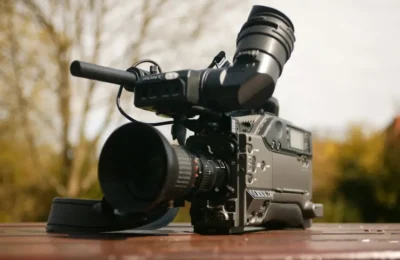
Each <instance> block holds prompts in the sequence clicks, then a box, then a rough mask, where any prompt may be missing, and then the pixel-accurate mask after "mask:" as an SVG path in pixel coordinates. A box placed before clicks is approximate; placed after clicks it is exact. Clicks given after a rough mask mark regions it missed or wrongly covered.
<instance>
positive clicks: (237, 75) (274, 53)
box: [48, 6, 323, 234]
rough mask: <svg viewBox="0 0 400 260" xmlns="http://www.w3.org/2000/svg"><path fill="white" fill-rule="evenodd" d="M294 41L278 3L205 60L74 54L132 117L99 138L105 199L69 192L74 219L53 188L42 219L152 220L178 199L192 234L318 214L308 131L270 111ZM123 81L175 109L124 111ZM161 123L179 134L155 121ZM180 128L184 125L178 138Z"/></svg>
mask: <svg viewBox="0 0 400 260" xmlns="http://www.w3.org/2000/svg"><path fill="white" fill-rule="evenodd" d="M294 42H295V37H294V26H293V24H292V22H291V21H290V19H289V18H288V17H287V16H286V15H284V14H283V13H281V12H280V11H278V10H275V9H273V8H270V7H264V6H254V7H253V9H252V10H251V12H250V14H249V17H248V20H247V21H246V22H245V23H244V24H243V26H242V28H241V30H240V32H239V34H238V37H237V41H236V46H237V48H236V52H235V55H234V58H233V64H231V63H230V62H229V61H227V60H226V58H225V53H224V52H220V53H219V54H218V55H217V56H216V57H215V58H214V60H213V61H212V63H211V64H210V65H209V66H208V68H207V69H203V70H180V71H172V72H166V73H162V72H161V68H160V67H159V66H158V65H157V64H156V63H155V62H153V61H150V62H151V63H153V64H154V65H155V66H153V67H151V68H150V71H144V70H142V69H139V68H137V66H136V65H138V64H135V65H134V66H132V67H131V68H129V69H128V70H127V71H120V70H116V69H112V68H106V67H102V66H98V65H94V64H89V63H85V62H79V61H74V62H73V63H72V64H71V68H70V70H71V73H72V75H74V76H77V77H83V78H87V79H94V80H99V81H103V82H109V83H113V84H118V85H120V91H119V92H118V96H117V106H118V109H119V110H120V112H121V113H122V114H123V115H124V116H125V117H126V118H128V119H129V120H130V121H132V122H130V123H127V124H125V125H122V126H121V127H119V128H117V129H116V130H115V131H114V132H113V133H112V134H111V135H110V136H109V137H108V139H107V140H106V142H105V144H104V146H103V147H102V150H101V153H100V157H99V165H98V178H99V183H100V186H101V189H102V191H103V193H104V198H103V200H102V201H101V202H93V203H92V202H90V203H89V202H84V203H81V202H77V203H76V204H79V205H80V206H79V207H81V205H83V204H85V205H91V206H87V207H84V208H83V210H82V209H81V208H80V209H79V210H76V211H75V212H74V214H73V215H74V216H75V218H74V219H75V220H79V221H78V223H76V222H73V223H71V221H72V220H69V219H65V218H64V217H63V216H64V215H72V214H71V208H70V207H71V206H70V205H72V204H71V201H70V200H68V201H66V202H65V203H64V202H63V201H62V200H61V201H60V200H55V201H54V202H53V207H52V211H51V213H50V217H49V222H48V230H52V231H54V230H59V231H63V230H71V227H72V228H73V231H77V230H88V229H90V230H96V231H98V232H102V231H112V230H121V229H124V228H126V229H128V228H146V229H147V228H153V229H155V228H160V227H163V226H166V225H167V224H168V223H169V222H170V221H172V219H173V218H174V216H175V215H176V213H177V209H178V208H179V207H182V206H184V205H185V202H186V201H188V202H190V203H191V208H190V217H191V223H192V225H193V227H194V232H196V233H200V234H232V233H241V232H243V231H244V230H245V227H251V226H255V227H263V228H285V227H293V228H296V227H297V228H307V227H310V226H311V222H312V219H313V218H315V217H321V216H322V215H323V205H321V204H314V203H313V201H312V134H311V133H310V131H307V130H305V129H302V128H301V127H298V126H296V125H294V124H292V123H291V122H289V121H287V120H285V119H282V118H280V117H279V104H278V101H277V100H276V99H275V98H274V97H272V95H273V92H274V90H275V86H276V83H277V81H278V78H279V77H280V76H281V74H282V71H283V67H284V65H285V63H286V62H287V61H288V59H289V58H290V56H291V53H292V51H293V48H294ZM146 62H149V60H146ZM123 89H125V90H127V91H130V92H134V93H135V97H134V105H135V106H136V107H138V108H140V109H143V110H147V111H152V112H155V113H156V114H157V115H160V116H165V117H169V118H172V119H173V121H169V122H162V123H152V124H148V123H143V122H139V121H136V120H135V119H133V118H131V117H129V116H128V115H127V114H126V113H125V112H124V111H123V110H122V109H121V107H120V105H119V98H120V96H121V91H122V90H123ZM196 116H199V117H198V118H195V117H196ZM168 123H171V124H172V128H171V129H172V130H171V133H172V136H173V139H177V140H178V143H179V145H171V143H170V142H169V141H168V140H167V138H166V137H165V136H164V135H163V134H161V132H160V131H158V130H157V129H156V128H155V127H154V126H158V125H163V124H168ZM186 129H189V130H191V131H192V132H193V133H194V135H193V136H190V137H189V138H187V139H186ZM92 204H93V205H92ZM60 205H61V206H60ZM77 207H78V206H77ZM61 209H62V210H61ZM82 219H87V220H88V221H86V222H85V223H84V224H82V223H80V221H81V220H82ZM61 220H62V221H61ZM60 222H61V224H60ZM92 225H93V226H92ZM78 227H79V228H78Z"/></svg>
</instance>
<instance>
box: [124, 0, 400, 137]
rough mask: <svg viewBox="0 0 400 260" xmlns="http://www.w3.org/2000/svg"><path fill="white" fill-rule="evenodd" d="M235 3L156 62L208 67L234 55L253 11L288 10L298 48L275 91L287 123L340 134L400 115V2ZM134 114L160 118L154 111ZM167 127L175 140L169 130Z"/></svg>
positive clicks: (375, 125)
mask: <svg viewBox="0 0 400 260" xmlns="http://www.w3.org/2000/svg"><path fill="white" fill-rule="evenodd" d="M224 1H225V0H224ZM226 1H227V2H228V5H227V6H229V0H226ZM231 2H232V5H231V6H230V8H229V9H228V8H225V9H223V10H217V9H216V10H213V15H214V18H215V22H213V23H211V24H210V25H208V28H207V33H205V34H204V35H203V36H202V37H200V39H199V40H198V41H196V43H191V44H188V45H187V46H186V47H182V48H180V49H169V50H165V52H168V55H169V56H168V55H167V54H165V55H163V56H162V57H161V56H160V57H157V55H156V56H155V57H153V58H154V59H155V60H157V58H159V59H161V60H162V61H164V64H165V63H166V64H169V66H168V67H167V68H164V71H170V70H176V69H188V68H192V69H201V66H203V67H205V66H207V65H208V63H209V62H210V61H211V59H212V58H213V56H214V55H215V54H217V53H218V52H219V51H220V50H224V51H225V52H226V53H227V54H228V58H229V57H230V58H231V57H232V56H233V54H234V52H235V47H236V46H235V42H236V36H237V33H238V32H239V29H240V27H241V26H242V24H243V23H244V22H245V20H246V19H247V16H248V14H249V12H250V10H251V7H252V6H253V5H256V4H259V5H266V6H270V7H273V8H276V9H278V10H280V11H281V12H283V13H285V14H286V15H287V16H288V17H289V18H290V19H291V20H292V22H293V24H294V27H295V36H296V42H295V47H294V51H293V53H292V56H291V58H290V59H289V61H288V62H287V63H286V65H285V67H284V70H283V73H282V75H281V77H280V78H279V80H278V82H277V85H276V89H275V93H274V96H275V97H276V98H278V100H279V102H280V116H281V117H282V118H285V119H287V120H289V121H292V122H293V123H294V124H296V125H299V126H301V127H304V128H308V129H320V130H327V131H332V132H334V133H337V134H339V135H340V134H341V133H342V131H343V130H345V129H346V128H347V127H348V125H349V124H352V123H362V124H365V125H366V126H368V127H370V128H375V129H376V128H383V127H385V126H386V125H388V124H389V123H390V122H391V120H392V119H393V117H395V116H396V115H397V114H399V115H400V84H399V83H398V76H399V74H400V60H399V58H400V48H399V46H400V35H399V25H400V1H396V0H381V1H371V0H362V1H361V0H359V1H347V0H335V1H332V0H302V1H295V0H291V1H289V0H274V1H272V0H264V1H241V2H240V1H239V2H238V1H231ZM174 3H183V2H180V1H178V0H176V1H175V2H174ZM186 3H187V2H186ZM182 28H185V27H184V25H182ZM167 59H169V62H167V61H166V60H167ZM177 59H179V60H180V62H174V61H176V60H177ZM184 66H192V67H184ZM130 104H132V103H130ZM132 111H133V110H132ZM134 113H135V114H136V116H139V118H140V119H141V120H144V121H152V122H154V121H158V120H157V118H156V117H155V116H153V115H152V114H151V113H147V112H139V111H138V110H134ZM161 130H162V132H163V133H164V134H166V135H167V136H168V135H169V127H161Z"/></svg>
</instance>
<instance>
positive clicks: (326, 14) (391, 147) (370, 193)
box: [0, 0, 400, 222]
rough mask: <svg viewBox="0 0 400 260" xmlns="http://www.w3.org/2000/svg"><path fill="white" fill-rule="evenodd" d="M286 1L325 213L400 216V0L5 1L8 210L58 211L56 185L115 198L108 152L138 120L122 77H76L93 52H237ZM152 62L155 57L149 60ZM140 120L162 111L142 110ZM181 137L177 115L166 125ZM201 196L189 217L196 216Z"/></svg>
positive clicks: (287, 73)
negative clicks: (245, 29)
mask: <svg viewBox="0 0 400 260" xmlns="http://www.w3.org/2000/svg"><path fill="white" fill-rule="evenodd" d="M254 4H261V5H267V6H271V7H274V8H277V9H279V10H280V11H282V12H284V13H285V14H286V15H287V16H289V17H290V19H291V20H292V22H293V23H294V26H295V35H296V43H295V48H294V51H293V54H292V57H291V59H290V60H289V61H288V63H287V64H286V65H285V68H284V71H283V74H282V76H281V78H280V79H279V81H278V84H277V88H276V91H275V93H274V96H275V97H277V98H278V100H279V102H280V107H281V110H280V116H281V117H283V118H285V119H288V120H290V121H292V122H293V123H294V124H297V125H299V126H301V127H304V128H306V129H310V130H312V131H313V133H314V135H313V146H314V159H313V160H314V162H313V163H314V180H313V192H314V201H316V202H320V203H323V204H324V205H325V216H324V218H323V219H318V221H322V222H399V221H400V86H399V83H398V78H397V76H398V73H399V71H400V49H399V48H398V46H400V37H399V36H398V35H397V32H398V25H399V24H400V1H396V0H382V1H370V0H368V1H367V0H363V1H347V0H336V1H328V0H303V1H295V0H292V1H289V0H279V1H278V0H276V1H273V0H264V1H249V0H246V1H245V0H223V1H222V0H220V1H216V0H197V1H179V0H135V1H129V0H69V1H68V0H36V1H34V0H24V1H22V0H1V1H0V201H1V202H0V221H2V222H19V221H29V222H33V221H46V220H47V214H48V212H49V209H50V205H51V201H52V199H53V197H56V196H63V197H81V198H101V197H102V195H101V191H100V188H99V185H98V182H97V158H98V154H99V149H100V148H101V146H102V144H103V143H104V141H105V138H107V137H108V135H109V134H110V133H111V131H112V130H113V129H115V128H116V127H117V126H118V125H121V124H124V123H126V120H125V118H124V117H122V116H121V115H120V114H119V112H118V111H117V109H116V107H115V97H116V94H117V87H115V86H113V85H108V84H104V83H97V82H94V81H87V80H84V79H78V78H73V77H71V76H70V74H69V65H70V63H71V62H72V61H73V60H75V59H79V60H84V61H88V62H93V63H98V64H101V65H104V66H113V67H116V68H119V69H126V68H128V67H129V66H130V65H131V64H133V63H134V62H136V61H138V60H139V59H142V58H151V59H154V60H156V61H157V62H159V64H160V65H161V66H162V69H163V71H168V70H175V69H185V68H192V69H202V68H205V67H206V66H207V65H208V64H209V63H210V62H211V60H212V59H213V57H214V56H215V55H216V54H217V53H218V52H219V51H221V50H224V51H225V52H226V53H227V54H228V57H229V58H230V60H231V58H232V56H233V54H234V52H235V41H236V36H237V33H238V32H239V30H240V27H241V26H242V24H243V23H244V22H245V20H246V19H247V16H248V14H249V12H250V10H251V7H252V5H254ZM144 68H145V67H144ZM132 100H133V97H132V96H130V95H129V94H125V95H124V100H123V107H124V109H125V110H126V111H127V112H128V113H129V114H130V115H131V116H133V117H135V118H136V119H139V120H142V121H147V122H155V121H161V120H162V119H160V118H157V117H156V116H155V115H153V114H151V113H149V112H144V111H141V110H139V109H135V108H134V107H133V104H132ZM160 129H161V130H162V132H163V134H165V135H166V136H167V137H168V138H169V139H170V140H171V138H170V126H165V127H160ZM188 220H189V215H188V208H184V209H182V210H181V211H180V213H179V216H178V217H177V218H176V221H188Z"/></svg>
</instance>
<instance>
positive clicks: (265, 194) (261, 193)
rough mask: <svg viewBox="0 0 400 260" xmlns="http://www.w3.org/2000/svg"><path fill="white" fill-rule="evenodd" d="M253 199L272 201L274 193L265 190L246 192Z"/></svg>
mask: <svg viewBox="0 0 400 260" xmlns="http://www.w3.org/2000/svg"><path fill="white" fill-rule="evenodd" d="M247 192H248V193H249V194H250V195H251V196H252V197H253V198H256V199H257V198H260V199H261V198H262V199H273V198H274V193H273V192H271V191H265V190H248V191H247Z"/></svg>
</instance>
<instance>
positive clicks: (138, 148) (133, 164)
mask: <svg viewBox="0 0 400 260" xmlns="http://www.w3.org/2000/svg"><path fill="white" fill-rule="evenodd" d="M226 166H227V165H226V164H225V163H224V162H223V161H221V160H218V159H216V158H213V157H212V156H210V155H209V156H206V155H202V154H195V153H192V152H190V151H188V150H186V149H185V148H183V147H181V146H177V145H171V144H170V143H169V142H168V140H167V139H166V138H165V137H164V136H163V135H162V134H161V133H160V132H159V131H158V130H157V129H155V128H154V127H152V126H150V125H148V124H144V123H138V122H135V123H128V124H126V125H123V126H121V127H120V128H118V129H117V130H115V131H114V132H113V133H112V134H111V135H110V137H109V138H108V139H107V141H106V143H105V144H104V146H103V149H102V151H101V154H100V158H99V167H98V168H99V169H98V171H99V182H100V186H101V188H102V191H103V193H104V195H105V197H106V199H107V200H108V201H109V202H110V203H111V204H112V205H113V206H114V207H115V208H116V209H118V210H119V211H120V212H124V213H133V212H145V211H147V210H150V209H152V208H154V207H155V206H157V205H159V204H160V203H161V202H165V201H169V200H176V199H184V198H185V196H197V195H198V194H206V193H208V192H212V191H215V190H218V189H219V188H221V187H222V186H224V185H226V181H227V178H228V177H229V175H228V169H227V167H226Z"/></svg>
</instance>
